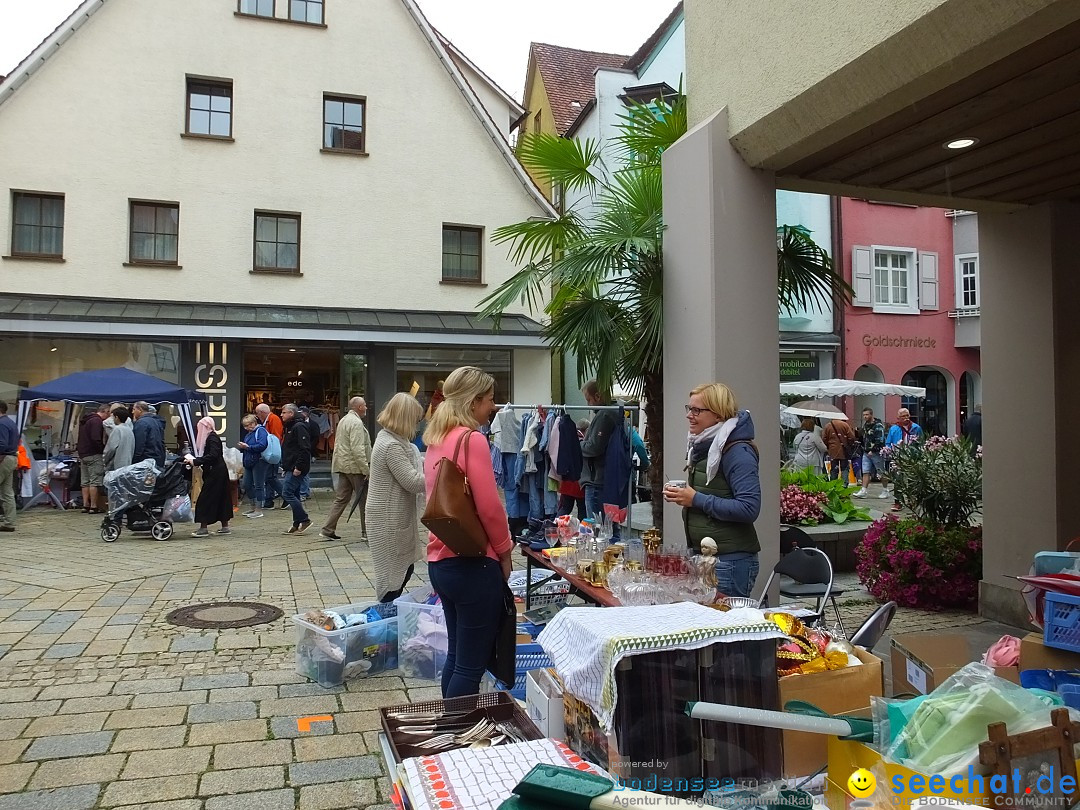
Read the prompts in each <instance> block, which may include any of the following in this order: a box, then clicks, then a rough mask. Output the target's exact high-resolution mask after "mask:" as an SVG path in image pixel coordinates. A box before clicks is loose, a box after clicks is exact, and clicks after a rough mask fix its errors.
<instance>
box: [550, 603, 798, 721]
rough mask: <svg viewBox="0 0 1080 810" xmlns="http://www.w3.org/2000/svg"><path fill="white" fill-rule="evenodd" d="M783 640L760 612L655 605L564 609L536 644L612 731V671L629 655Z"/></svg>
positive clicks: (569, 688) (572, 690)
mask: <svg viewBox="0 0 1080 810" xmlns="http://www.w3.org/2000/svg"><path fill="white" fill-rule="evenodd" d="M768 638H784V634H783V633H782V632H781V631H780V628H779V627H777V626H776V625H775V624H773V623H772V622H770V621H767V620H766V619H765V616H764V615H763V614H762V612H761V611H760V610H754V609H752V608H740V609H738V610H730V611H728V612H726V613H725V612H723V611H719V610H714V609H713V608H710V607H706V606H705V605H696V604H692V603H690V602H683V603H680V604H676V605H655V606H653V607H612V608H599V609H598V608H591V607H589V608H564V609H563V610H560V611H559V612H558V613H556V614H555V616H554V618H552V620H551V621H550V622H548V624H547V626H546V627H545V628H544V630H543V632H541V633H540V635H539V636H538V637H537V639H536V641H537V643H538V644H540V646H541V647H543V648H544V652H545V653H547V654H548V656H549V657H550V658H551V663H552V665H553V666H554V667H555V670H556V671H557V672H558V674H559V678H560V679H562V682H563V686H564V688H565V689H566V691H568V692H569V693H570V694H572V695H574V696H575V697H577V698H580V699H581V700H583V701H584V702H585V704H586V705H587V706H588V707H589V708H590V709H592V711H593V713H594V714H595V715H596V718H597V720H598V721H599V722H600V726H601V728H602V729H603V730H604V733H605V734H610V733H611V732H612V725H613V718H614V715H615V704H616V701H617V699H618V695H617V694H616V687H615V667H616V666H618V664H619V662H620V661H621V660H622V659H624V658H626V657H627V656H630V655H640V654H642V653H654V652H666V651H668V650H696V649H699V648H701V647H707V646H709V645H710V644H714V643H716V642H730V641H751V640H758V639H768Z"/></svg>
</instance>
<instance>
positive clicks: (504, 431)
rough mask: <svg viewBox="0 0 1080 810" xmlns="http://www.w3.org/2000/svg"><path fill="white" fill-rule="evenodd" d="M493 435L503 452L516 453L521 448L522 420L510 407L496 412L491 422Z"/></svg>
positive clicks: (500, 450) (497, 445) (496, 444)
mask: <svg viewBox="0 0 1080 810" xmlns="http://www.w3.org/2000/svg"><path fill="white" fill-rule="evenodd" d="M491 436H492V440H493V441H494V442H495V446H496V447H498V448H499V452H501V453H516V452H518V451H519V450H520V449H521V420H519V419H518V417H517V414H516V413H514V411H513V410H511V409H510V408H503V409H502V410H500V411H499V412H498V413H496V414H495V419H494V420H493V421H492V423H491Z"/></svg>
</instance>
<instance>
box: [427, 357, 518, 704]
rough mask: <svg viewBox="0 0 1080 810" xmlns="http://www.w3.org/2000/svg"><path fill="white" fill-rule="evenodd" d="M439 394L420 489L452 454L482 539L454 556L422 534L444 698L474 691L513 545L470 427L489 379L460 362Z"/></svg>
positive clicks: (482, 417)
mask: <svg viewBox="0 0 1080 810" xmlns="http://www.w3.org/2000/svg"><path fill="white" fill-rule="evenodd" d="M443 397H444V399H443V402H442V404H441V405H439V408H438V410H436V411H435V413H434V414H433V415H432V417H431V421H430V422H428V426H427V429H426V430H425V431H424V443H425V444H426V445H427V448H428V449H427V455H426V456H425V458H424V477H425V480H426V489H427V495H428V498H430V497H431V491H432V488H433V487H434V485H435V472H436V468H437V465H438V463H439V461H441V460H442V459H444V458H450V459H455V455H456V462H457V464H458V466H459V467H461V468H462V469H463V470H464V472H465V475H466V476H467V477H468V479H469V488H470V490H471V492H472V498H473V502H474V503H475V504H476V512H477V514H478V515H479V516H480V523H481V524H482V525H483V527H484V530H485V532H486V533H487V538H488V546H487V554H486V555H485V556H483V557H459V556H458V555H457V554H455V553H454V552H453V551H452V550H450V549H449V548H448V547H447V546H446V545H444V544H443V543H442V542H441V541H440V540H439V538H438V537H436V536H435V535H434V534H431V533H430V532H429V533H428V549H427V561H428V572H429V574H430V576H431V585H432V587H433V588H434V589H435V592H436V593H438V594H439V597H440V599H441V600H442V605H443V613H444V615H445V616H446V629H447V635H448V636H449V639H448V642H449V648H448V651H447V657H446V666H445V668H444V669H443V674H442V693H443V697H444V698H452V697H460V696H461V695H475V694H476V693H477V692H478V691H479V689H480V678H481V676H483V674H484V669H485V668H486V666H487V663H488V661H489V660H490V658H491V654H492V651H493V650H494V648H495V639H496V636H497V634H498V631H499V623H500V620H501V615H502V609H503V590H504V588H505V582H506V579H507V578H509V576H510V550H511V548H512V547H513V545H512V543H511V541H510V528H509V525H508V523H507V520H506V510H505V509H504V508H503V505H502V501H501V500H499V491H498V489H497V488H496V486H495V471H494V470H493V469H492V466H491V452H490V449H489V446H488V442H487V439H486V438H485V437H484V435H483V434H482V433H480V432H479V431H477V430H476V428H477V427H479V426H480V425H482V424H486V423H487V421H488V419H489V418H490V417H491V413H492V411H494V410H495V380H494V378H492V377H491V375H489V374H486V373H484V372H483V371H481V370H480V369H478V368H475V367H474V366H462V367H461V368H458V369H455V370H454V371H453V372H452V373H451V374H450V376H449V377H447V378H446V384H445V385H444V386H443ZM470 431H471V432H470ZM466 434H468V435H467V437H466ZM459 445H460V449H459ZM466 450H467V452H466ZM466 459H467V461H466Z"/></svg>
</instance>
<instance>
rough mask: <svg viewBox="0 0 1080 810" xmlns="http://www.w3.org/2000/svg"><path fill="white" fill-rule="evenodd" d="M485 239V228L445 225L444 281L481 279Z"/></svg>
mask: <svg viewBox="0 0 1080 810" xmlns="http://www.w3.org/2000/svg"><path fill="white" fill-rule="evenodd" d="M483 240H484V229H483V228H475V227H469V226H465V225H443V244H442V277H443V281H464V282H472V283H479V282H480V281H481V279H482V276H481V271H482V270H483V260H482V253H483V250H482V247H483Z"/></svg>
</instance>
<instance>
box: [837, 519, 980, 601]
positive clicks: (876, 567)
mask: <svg viewBox="0 0 1080 810" xmlns="http://www.w3.org/2000/svg"><path fill="white" fill-rule="evenodd" d="M855 553H856V557H857V559H858V565H857V566H856V569H855V570H856V571H857V572H858V574H859V581H860V582H862V583H863V585H865V586H866V589H867V590H868V591H869V592H870V594H871V595H872V596H873V597H874V598H876V599H877V600H879V601H881V602H886V601H889V600H895V601H896V603H897V604H898V605H901V606H902V607H915V608H923V609H925V610H944V609H946V608H972V607H974V606H975V604H976V602H977V600H978V592H979V580H980V579H982V527H981V526H933V525H931V524H929V523H928V522H925V521H922V520H920V519H919V518H897V517H896V516H895V515H887V516H886V517H883V518H881V519H880V520H877V521H875V522H874V523H873V524H872V525H871V526H870V528H869V529H867V531H866V534H865V535H864V536H863V539H862V542H861V543H860V544H859V546H858V547H857V548H856V551H855Z"/></svg>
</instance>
